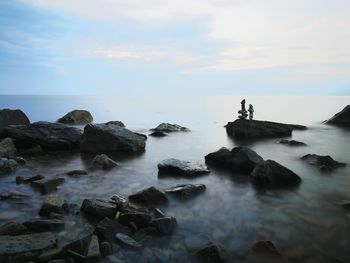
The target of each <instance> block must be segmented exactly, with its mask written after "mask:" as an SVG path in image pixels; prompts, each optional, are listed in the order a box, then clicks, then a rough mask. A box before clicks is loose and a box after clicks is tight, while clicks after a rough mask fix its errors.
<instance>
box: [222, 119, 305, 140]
mask: <svg viewBox="0 0 350 263" xmlns="http://www.w3.org/2000/svg"><path fill="white" fill-rule="evenodd" d="M305 129H306V127H305V126H302V125H295V124H284V123H277V122H270V121H257V120H240V119H237V120H235V121H234V122H229V123H228V124H227V125H226V132H227V134H228V135H229V136H232V137H234V138H246V139H249V138H254V139H259V138H266V137H279V136H290V135H292V131H293V130H305Z"/></svg>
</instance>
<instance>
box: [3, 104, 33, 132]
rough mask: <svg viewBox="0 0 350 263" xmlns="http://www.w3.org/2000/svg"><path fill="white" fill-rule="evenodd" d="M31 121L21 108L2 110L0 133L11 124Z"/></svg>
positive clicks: (23, 123) (25, 123) (22, 123)
mask: <svg viewBox="0 0 350 263" xmlns="http://www.w3.org/2000/svg"><path fill="white" fill-rule="evenodd" d="M29 123H30V121H29V119H28V117H27V116H26V115H25V114H24V112H23V111H21V110H10V109H3V110H0V133H1V132H2V131H3V129H4V128H6V127H7V126H9V125H27V124H29Z"/></svg>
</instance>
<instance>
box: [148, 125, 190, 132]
mask: <svg viewBox="0 0 350 263" xmlns="http://www.w3.org/2000/svg"><path fill="white" fill-rule="evenodd" d="M151 131H153V132H168V133H169V132H188V131H190V130H189V129H188V128H186V127H183V126H180V125H178V124H170V123H161V124H159V125H158V126H157V127H155V128H153V129H151Z"/></svg>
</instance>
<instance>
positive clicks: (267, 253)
mask: <svg viewBox="0 0 350 263" xmlns="http://www.w3.org/2000/svg"><path fill="white" fill-rule="evenodd" d="M247 261H248V262H256V263H258V262H261V263H268V262H276V263H277V262H285V261H284V258H283V257H282V255H281V253H280V252H279V251H278V250H277V249H276V247H275V246H274V244H273V243H272V242H271V241H268V240H261V241H258V242H256V243H255V244H254V245H253V247H252V248H251V250H250V251H249V255H248V258H247Z"/></svg>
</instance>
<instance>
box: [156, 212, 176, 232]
mask: <svg viewBox="0 0 350 263" xmlns="http://www.w3.org/2000/svg"><path fill="white" fill-rule="evenodd" d="M152 226H154V227H155V228H156V229H157V231H158V233H159V234H160V235H162V236H165V235H170V234H172V233H173V232H174V230H175V228H176V226H177V221H176V218H175V217H163V218H157V219H154V220H153V221H152Z"/></svg>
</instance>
